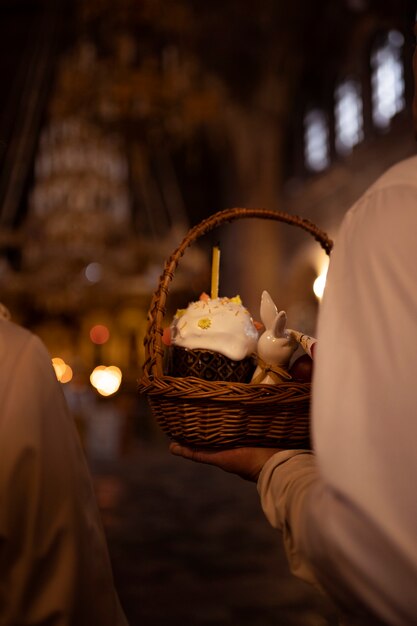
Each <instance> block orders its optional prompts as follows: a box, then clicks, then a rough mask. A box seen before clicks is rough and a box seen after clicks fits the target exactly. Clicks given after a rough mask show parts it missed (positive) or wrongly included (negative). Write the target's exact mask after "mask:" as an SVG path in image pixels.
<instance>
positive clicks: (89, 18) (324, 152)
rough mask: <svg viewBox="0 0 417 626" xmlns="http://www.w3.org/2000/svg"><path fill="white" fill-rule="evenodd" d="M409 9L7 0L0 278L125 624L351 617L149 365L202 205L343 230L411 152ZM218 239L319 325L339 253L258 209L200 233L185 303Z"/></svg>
mask: <svg viewBox="0 0 417 626" xmlns="http://www.w3.org/2000/svg"><path fill="white" fill-rule="evenodd" d="M415 16H416V6H415V2H414V1H412V0H314V1H311V0H292V2H290V3H288V2H283V1H281V0H280V1H277V0H259V2H257V3H242V2H239V1H238V0H223V1H222V2H218V1H216V0H212V2H203V1H202V0H171V1H170V2H162V0H116V1H114V0H113V1H111V0H0V75H1V79H2V90H1V91H2V94H1V109H0V165H1V167H0V246H1V256H0V291H1V298H0V300H1V302H2V303H3V304H4V305H5V306H6V307H7V309H9V311H10V314H11V318H12V320H13V321H15V322H16V323H18V324H21V325H22V326H24V327H25V328H28V329H29V330H31V331H32V332H34V333H36V334H37V335H38V336H39V337H40V338H41V339H42V341H43V342H44V343H45V345H46V346H47V348H48V351H49V352H50V354H51V358H52V359H53V366H54V369H55V372H56V375H57V378H58V380H59V381H60V385H61V386H62V389H63V392H64V395H65V397H66V400H67V402H68V405H69V407H70V411H71V414H72V416H73V419H74V421H75V423H76V426H77V429H78V433H79V436H80V439H81V442H82V446H83V449H84V452H85V455H86V458H87V461H88V464H89V467H90V469H91V473H92V476H93V481H94V487H95V493H96V497H97V501H98V505H99V508H100V513H101V517H102V520H103V524H104V529H105V533H106V537H107V541H108V546H109V553H110V558H111V562H112V567H113V573H114V579H115V585H116V588H117V591H118V593H119V597H120V601H121V604H122V607H123V609H124V611H125V613H126V616H127V619H128V621H129V623H130V624H131V626H142V625H143V626H166V625H167V624H170V625H171V626H177V625H178V626H179V625H180V624H181V625H182V624H189V625H190V626H273V625H274V626H275V625H281V626H337V625H338V624H339V623H340V622H339V619H340V615H339V613H338V610H337V609H336V607H335V606H334V605H333V604H332V603H331V601H330V600H327V599H326V598H325V597H323V596H322V595H321V594H320V593H319V592H318V591H316V590H315V589H314V588H312V587H310V586H309V585H307V584H306V583H303V582H301V581H300V580H298V579H296V578H295V577H293V576H292V575H291V573H290V571H289V568H288V564H287V561H286V557H285V553H284V550H283V548H282V545H281V541H280V540H279V537H278V536H277V533H276V531H274V530H273V529H272V528H271V527H270V526H269V524H268V522H267V521H266V519H265V518H264V516H263V514H262V510H261V508H260V506H259V501H258V496H257V493H256V488H255V487H254V486H253V485H252V484H250V483H246V482H245V481H239V480H237V479H236V477H233V476H231V475H228V474H224V473H221V472H219V470H217V469H216V468H211V467H209V466H205V465H196V464H188V463H185V462H184V461H183V460H182V459H178V458H174V457H172V455H170V454H169V452H168V439H167V437H166V436H165V434H164V433H163V432H162V431H161V429H160V428H159V426H158V424H156V423H155V420H154V418H153V416H152V412H151V411H150V408H149V405H148V402H147V399H146V397H144V396H143V395H141V394H140V393H139V391H138V381H139V380H140V378H141V368H142V365H143V362H144V358H145V357H144V345H143V343H144V337H145V334H146V329H147V319H148V309H149V306H150V302H151V298H152V295H153V293H154V291H155V290H156V288H157V286H158V280H159V277H160V275H161V273H162V271H163V268H164V264H165V262H166V259H167V258H169V256H170V255H171V254H172V252H173V251H174V250H175V249H176V247H177V246H178V245H179V243H180V242H181V241H182V239H183V238H184V237H185V236H186V234H187V232H188V231H189V229H191V228H193V227H194V226H196V225H197V224H199V223H200V222H201V221H202V220H204V219H206V218H209V217H210V216H211V215H213V214H215V213H216V212H218V211H222V210H225V209H228V208H234V207H242V208H260V209H268V210H271V211H283V212H286V213H288V214H290V215H294V216H301V217H302V218H305V219H307V220H310V221H311V222H313V223H314V224H316V225H317V226H318V227H319V228H320V229H322V230H323V231H324V232H326V233H327V234H328V235H329V237H330V238H331V239H334V238H336V237H337V232H338V229H339V226H340V224H341V222H342V220H343V217H344V215H345V213H346V212H347V210H348V209H349V207H350V206H351V205H352V204H353V203H354V202H355V201H356V200H357V199H358V198H359V197H360V196H361V194H362V193H363V192H364V191H365V190H366V189H367V188H368V187H369V185H370V184H371V183H372V182H373V181H375V180H376V179H377V178H378V177H379V176H380V175H381V174H382V173H383V172H384V171H385V170H386V169H387V168H388V167H390V166H391V165H393V164H394V163H396V162H398V161H400V160H401V159H404V158H407V157H409V156H412V155H414V154H415V150H416V144H415V139H414V137H413V132H412V121H411V117H412V116H411V111H412V100H413V93H414V87H413V78H412V55H413V45H414V36H413V26H414V21H415ZM216 244H219V246H220V249H221V251H222V257H221V267H220V279H219V280H220V287H219V289H220V293H221V295H224V296H229V297H232V296H235V295H236V294H239V295H240V296H241V298H242V301H243V303H244V304H245V305H246V306H247V307H248V309H249V310H250V311H252V312H253V315H254V317H258V316H259V313H258V312H259V302H260V297H261V292H262V290H263V289H267V290H268V291H269V292H270V293H271V294H272V295H273V297H274V299H275V300H276V301H277V302H279V303H280V304H279V306H280V308H285V310H286V311H287V315H288V319H289V321H290V322H291V325H292V327H294V328H299V329H300V330H302V331H303V332H304V333H307V334H309V335H312V336H314V333H315V330H316V320H317V313H318V310H319V307H320V299H321V295H322V289H323V287H324V282H325V275H326V271H327V255H326V254H325V253H324V251H323V250H322V249H321V248H320V246H319V245H318V244H317V242H316V241H314V240H313V239H312V238H310V237H309V236H308V235H306V233H304V232H301V231H299V229H294V228H292V227H291V226H289V225H286V224H282V223H275V222H274V223H270V222H267V221H264V220H254V221H253V220H250V221H245V220H242V221H237V222H236V223H233V224H227V225H225V226H224V227H223V226H222V227H221V228H220V229H219V230H218V231H215V232H210V233H209V234H207V235H206V236H204V237H201V239H199V240H198V241H197V242H196V243H195V244H194V245H193V246H190V248H189V249H188V250H187V251H186V253H185V254H184V257H183V259H182V261H181V265H180V266H179V267H178V270H177V272H176V273H175V276H174V277H173V280H172V286H171V290H170V293H169V297H168V300H167V316H166V317H167V320H168V321H169V318H170V317H172V315H173V314H174V313H175V311H176V310H177V309H178V308H180V307H184V306H186V304H187V303H188V302H191V301H193V300H196V299H198V297H199V294H200V293H202V292H208V291H209V289H210V267H211V250H212V246H213V245H216ZM167 323H168V322H167ZM104 370H105V371H106V374H107V377H106V378H105V381H104V382H103V380H104V379H100V373H101V374H103V371H104ZM100 380H101V382H100ZM106 385H107V386H106ZM91 626H94V625H91ZM410 626H411V625H410Z"/></svg>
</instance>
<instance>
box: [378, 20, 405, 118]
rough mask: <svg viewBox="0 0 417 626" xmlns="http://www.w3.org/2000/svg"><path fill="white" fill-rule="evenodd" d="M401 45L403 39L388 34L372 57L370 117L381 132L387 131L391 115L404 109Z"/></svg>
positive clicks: (393, 32)
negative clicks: (382, 130)
mask: <svg viewBox="0 0 417 626" xmlns="http://www.w3.org/2000/svg"><path fill="white" fill-rule="evenodd" d="M403 45H404V36H403V35H402V34H401V33H400V32H399V31H397V30H391V31H390V32H389V33H388V34H387V35H386V37H385V40H384V41H383V42H382V44H380V45H379V46H378V47H377V48H376V49H375V50H374V52H373V54H372V57H371V67H372V117H373V121H374V124H375V126H377V127H378V128H381V129H386V128H389V126H390V123H391V119H392V118H393V117H394V115H395V114H396V113H399V111H401V110H402V109H404V107H405V99H404V68H403V62H402V58H401V53H402V47H403Z"/></svg>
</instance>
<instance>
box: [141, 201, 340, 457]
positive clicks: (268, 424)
mask: <svg viewBox="0 0 417 626" xmlns="http://www.w3.org/2000/svg"><path fill="white" fill-rule="evenodd" d="M241 218H261V219H268V220H276V221H280V222H284V223H286V224H290V225H294V226H298V227H300V228H302V229H304V230H305V231H307V232H308V233H310V234H311V235H312V236H313V237H314V238H315V239H316V240H317V241H318V242H319V244H320V245H321V247H322V248H323V249H324V250H325V251H326V252H327V254H329V253H330V250H331V248H332V242H331V240H330V239H329V238H328V237H327V235H326V234H325V233H324V232H322V231H321V230H319V229H318V228H317V226H315V225H314V224H312V223H311V222H309V221H308V220H305V219H302V218H300V217H297V216H293V215H288V214H286V213H282V212H278V211H268V210H264V209H240V208H236V209H227V210H225V211H220V212H218V213H215V214H214V215H212V216H211V217H209V218H207V219H206V220H204V221H202V222H200V224H198V225H197V226H195V227H194V228H192V229H191V230H190V231H189V232H188V233H187V235H186V237H185V238H184V240H183V241H182V243H181V244H180V245H179V247H178V248H177V249H176V250H175V251H174V252H173V254H172V255H171V257H170V258H169V259H168V260H167V262H166V264H165V269H164V272H163V274H162V276H161V278H160V282H159V287H158V289H157V291H156V292H155V294H154V296H153V299H152V302H151V305H150V309H149V313H148V327H147V332H146V336H145V341H144V344H145V362H144V366H143V376H142V379H141V381H140V383H139V391H140V392H141V393H144V394H146V395H147V398H148V401H149V404H150V406H151V409H152V412H153V415H154V417H155V419H156V421H157V422H158V424H159V426H160V428H161V429H162V430H163V431H164V433H166V434H167V435H168V437H170V438H171V439H173V440H176V441H178V442H180V443H183V444H186V445H188V446H191V447H194V448H209V449H222V448H232V447H241V446H258V447H282V448H308V447H309V445H310V428H309V421H310V420H309V411H310V387H311V385H310V383H300V382H293V381H288V382H282V383H280V384H277V385H265V384H264V385H263V384H259V385H252V384H245V383H234V382H224V381H207V380H203V379H200V378H195V377H186V378H185V377H184V378H181V377H173V376H167V375H165V374H164V371H163V363H164V347H163V344H162V333H163V329H162V322H163V319H164V315H165V311H166V309H165V303H166V297H167V294H168V289H169V285H170V282H171V280H172V278H173V276H174V272H175V270H176V268H177V266H178V263H179V260H180V258H181V257H182V255H183V254H184V252H185V250H186V248H187V247H188V246H190V245H191V244H192V243H193V242H194V241H196V240H197V239H198V238H199V237H201V236H202V235H205V234H206V233H208V232H209V231H210V230H213V229H214V228H216V227H218V226H220V225H221V224H224V223H226V222H232V221H234V220H237V219H241Z"/></svg>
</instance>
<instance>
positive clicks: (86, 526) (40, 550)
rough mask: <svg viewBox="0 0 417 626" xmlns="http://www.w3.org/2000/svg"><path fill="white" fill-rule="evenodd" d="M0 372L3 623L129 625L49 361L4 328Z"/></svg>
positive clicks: (38, 347)
mask: <svg viewBox="0 0 417 626" xmlns="http://www.w3.org/2000/svg"><path fill="white" fill-rule="evenodd" d="M0 367H1V376H0V399H1V412H0V624H1V626H29V625H33V626H34V625H35V624H36V626H43V625H45V626H46V624H48V626H95V625H100V626H126V625H127V622H126V620H125V617H124V615H123V612H122V610H121V608H120V605H119V601H118V598H117V595H116V592H115V589H114V585H113V579H112V572H111V568H110V562H109V557H108V552H107V547H106V541H105V538H104V533H103V529H102V526H101V521H100V517H99V512H98V509H97V507H96V504H95V499H94V495H93V490H92V486H91V481H90V477H89V474H88V470H87V466H86V463H85V460H84V456H83V453H82V450H81V447H80V444H79V440H78V436H77V433H76V430H75V426H74V423H73V420H72V418H71V417H70V415H69V413H68V409H67V405H66V403H65V400H64V397H63V393H62V390H61V389H60V385H59V383H58V381H57V380H56V377H55V374H54V371H53V368H52V363H51V358H50V356H49V354H48V353H47V351H46V349H45V347H44V346H43V344H42V343H41V341H40V340H39V339H38V338H37V337H35V336H34V335H32V334H31V333H29V332H28V331H26V330H24V329H22V328H20V327H19V326H16V325H15V324H13V323H11V322H8V321H4V320H0Z"/></svg>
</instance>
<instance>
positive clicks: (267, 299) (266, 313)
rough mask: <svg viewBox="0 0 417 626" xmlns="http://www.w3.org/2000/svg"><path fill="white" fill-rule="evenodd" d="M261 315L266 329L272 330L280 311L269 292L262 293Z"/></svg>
mask: <svg viewBox="0 0 417 626" xmlns="http://www.w3.org/2000/svg"><path fill="white" fill-rule="evenodd" d="M260 314H261V320H262V322H263V325H264V326H265V328H269V329H272V327H273V326H274V323H275V319H276V317H277V315H278V309H277V307H276V306H275V302H274V301H273V299H272V298H271V296H270V295H269V293H268V292H267V291H263V292H262V296H261V309H260Z"/></svg>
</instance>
